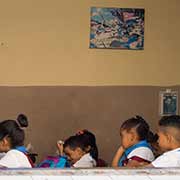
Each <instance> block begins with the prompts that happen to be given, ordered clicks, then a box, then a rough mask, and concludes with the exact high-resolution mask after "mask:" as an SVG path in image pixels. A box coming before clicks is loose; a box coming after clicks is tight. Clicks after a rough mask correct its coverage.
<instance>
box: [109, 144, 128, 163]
mask: <svg viewBox="0 0 180 180" xmlns="http://www.w3.org/2000/svg"><path fill="white" fill-rule="evenodd" d="M124 151H125V149H124V148H123V147H122V146H120V148H119V149H118V150H117V152H116V154H115V156H114V158H113V161H112V167H118V163H119V159H120V158H121V157H122V155H123V153H124Z"/></svg>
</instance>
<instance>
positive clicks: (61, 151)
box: [56, 140, 64, 156]
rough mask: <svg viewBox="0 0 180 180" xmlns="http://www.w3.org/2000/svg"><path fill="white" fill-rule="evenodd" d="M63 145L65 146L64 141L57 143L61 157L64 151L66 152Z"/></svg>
mask: <svg viewBox="0 0 180 180" xmlns="http://www.w3.org/2000/svg"><path fill="white" fill-rule="evenodd" d="M63 144H64V142H63V141H61V140H59V141H58V142H57V144H56V145H57V148H58V151H59V154H60V156H63V151H64V148H63Z"/></svg>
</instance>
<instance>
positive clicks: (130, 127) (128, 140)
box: [112, 116, 154, 167]
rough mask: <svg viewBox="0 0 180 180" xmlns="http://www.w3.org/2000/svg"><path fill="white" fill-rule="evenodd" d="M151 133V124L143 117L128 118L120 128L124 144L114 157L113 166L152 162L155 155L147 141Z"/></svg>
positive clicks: (140, 164) (133, 165) (129, 165)
mask: <svg viewBox="0 0 180 180" xmlns="http://www.w3.org/2000/svg"><path fill="white" fill-rule="evenodd" d="M149 134H150V130H149V125H148V124H147V122H146V121H145V120H144V119H143V118H142V117H140V116H136V117H135V118H131V119H128V120H126V121H125V122H124V123H123V124H122V125H121V128H120V136H121V144H122V145H121V146H120V148H119V149H118V151H117V152H116V154H115V156H114V158H113V161H112V166H113V167H119V166H128V167H137V166H142V165H144V164H147V163H150V162H152V161H153V160H154V155H153V152H152V149H151V146H150V144H149V143H148V142H147V141H148V140H149ZM151 139H152V134H151Z"/></svg>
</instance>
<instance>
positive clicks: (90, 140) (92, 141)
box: [76, 129, 107, 167]
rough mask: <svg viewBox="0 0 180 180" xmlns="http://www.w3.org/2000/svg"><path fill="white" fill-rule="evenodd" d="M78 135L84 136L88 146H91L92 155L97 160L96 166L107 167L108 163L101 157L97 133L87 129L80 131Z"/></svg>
mask: <svg viewBox="0 0 180 180" xmlns="http://www.w3.org/2000/svg"><path fill="white" fill-rule="evenodd" d="M76 135H79V136H82V137H83V138H84V141H85V142H86V146H89V147H90V148H91V151H90V155H91V156H92V157H93V159H95V160H96V167H106V166H107V163H106V162H105V161H104V160H103V159H100V158H99V153H98V148H97V144H96V137H95V135H94V134H93V133H92V132H90V131H88V130H86V129H84V130H80V131H78V132H77V133H76Z"/></svg>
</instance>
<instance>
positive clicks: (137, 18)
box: [90, 7, 145, 50]
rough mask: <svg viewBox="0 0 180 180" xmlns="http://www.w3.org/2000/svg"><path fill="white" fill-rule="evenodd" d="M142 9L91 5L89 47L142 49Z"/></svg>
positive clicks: (143, 11)
mask: <svg viewBox="0 0 180 180" xmlns="http://www.w3.org/2000/svg"><path fill="white" fill-rule="evenodd" d="M144 16H145V10H144V9H135V8H100V7H92V8H91V16H90V48H105V49H133V50H142V49H144Z"/></svg>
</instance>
